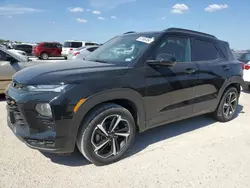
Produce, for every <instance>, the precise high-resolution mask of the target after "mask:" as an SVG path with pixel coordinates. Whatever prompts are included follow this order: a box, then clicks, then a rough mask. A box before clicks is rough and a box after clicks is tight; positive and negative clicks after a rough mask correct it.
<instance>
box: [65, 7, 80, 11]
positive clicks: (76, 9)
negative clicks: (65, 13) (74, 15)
mask: <svg viewBox="0 0 250 188" xmlns="http://www.w3.org/2000/svg"><path fill="white" fill-rule="evenodd" d="M68 10H69V11H70V12H83V11H84V9H83V8H81V7H75V8H68Z"/></svg>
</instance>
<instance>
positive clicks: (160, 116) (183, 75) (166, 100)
mask: <svg viewBox="0 0 250 188" xmlns="http://www.w3.org/2000/svg"><path fill="white" fill-rule="evenodd" d="M164 55H165V56H166V55H167V56H169V55H171V56H172V57H174V58H175V59H176V64H175V65H174V66H172V67H170V66H150V65H148V64H146V65H145V66H146V73H145V74H146V75H145V76H146V85H147V89H146V95H147V96H146V97H145V98H144V99H145V108H146V112H147V114H146V116H147V125H148V127H149V128H150V127H155V126H158V125H162V124H165V123H168V122H171V121H175V120H178V119H182V118H184V117H188V116H191V115H192V113H193V107H194V104H193V103H194V97H195V94H194V88H195V86H196V84H197V78H198V76H197V74H196V70H197V64H196V63H194V62H191V44H190V39H189V38H183V37H179V36H178V37H176V36H172V37H171V36H169V37H167V38H166V39H164V41H163V42H162V43H161V44H160V45H159V46H158V48H157V49H156V51H155V52H154V54H153V57H151V59H152V60H154V59H157V57H159V56H164Z"/></svg>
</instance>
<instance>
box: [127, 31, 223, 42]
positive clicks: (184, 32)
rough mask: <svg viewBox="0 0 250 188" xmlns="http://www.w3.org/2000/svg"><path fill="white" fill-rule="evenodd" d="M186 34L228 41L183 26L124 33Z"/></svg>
mask: <svg viewBox="0 0 250 188" xmlns="http://www.w3.org/2000/svg"><path fill="white" fill-rule="evenodd" d="M168 33H171V34H180V35H181V34H185V35H191V36H198V37H203V38H208V39H211V40H217V41H220V42H224V43H227V42H226V41H222V40H219V39H218V38H217V37H215V36H214V35H212V34H208V33H203V32H199V31H195V30H189V29H182V28H168V29H165V30H162V31H147V32H135V31H128V32H126V33H124V34H123V35H140V34H141V35H153V34H168Z"/></svg>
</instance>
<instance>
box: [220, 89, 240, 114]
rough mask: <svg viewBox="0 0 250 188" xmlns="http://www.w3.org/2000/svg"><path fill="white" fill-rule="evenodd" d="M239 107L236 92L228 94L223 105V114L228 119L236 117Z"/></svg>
mask: <svg viewBox="0 0 250 188" xmlns="http://www.w3.org/2000/svg"><path fill="white" fill-rule="evenodd" d="M236 107H237V94H236V93H235V92H230V93H228V95H227V97H226V100H225V103H224V105H223V114H224V116H225V117H226V118H230V117H232V116H233V115H234V113H235V111H236Z"/></svg>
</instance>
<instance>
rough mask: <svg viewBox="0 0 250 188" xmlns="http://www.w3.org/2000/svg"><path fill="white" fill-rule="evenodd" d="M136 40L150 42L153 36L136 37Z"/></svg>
mask: <svg viewBox="0 0 250 188" xmlns="http://www.w3.org/2000/svg"><path fill="white" fill-rule="evenodd" d="M136 40H137V41H140V42H144V43H146V44H150V43H152V42H154V40H155V39H154V37H153V38H148V37H139V38H138V39H136Z"/></svg>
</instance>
